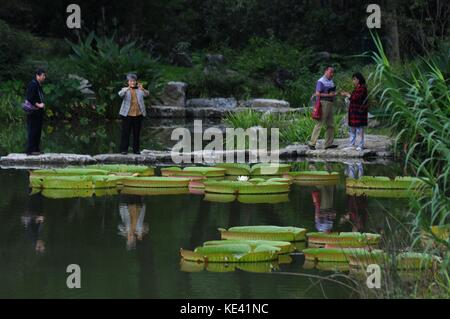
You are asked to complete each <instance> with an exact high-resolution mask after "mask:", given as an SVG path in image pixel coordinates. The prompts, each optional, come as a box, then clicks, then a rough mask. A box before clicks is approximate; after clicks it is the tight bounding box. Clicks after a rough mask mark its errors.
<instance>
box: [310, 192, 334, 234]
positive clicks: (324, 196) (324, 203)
mask: <svg viewBox="0 0 450 319" xmlns="http://www.w3.org/2000/svg"><path fill="white" fill-rule="evenodd" d="M317 188H318V189H319V191H313V192H312V198H313V203H314V207H315V214H314V215H315V223H316V229H317V230H318V231H320V232H326V233H329V232H331V231H332V229H333V224H334V220H335V219H336V211H335V210H334V208H333V201H334V186H317Z"/></svg>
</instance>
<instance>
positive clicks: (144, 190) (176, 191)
mask: <svg viewBox="0 0 450 319" xmlns="http://www.w3.org/2000/svg"><path fill="white" fill-rule="evenodd" d="M120 193H121V194H124V195H138V196H158V195H185V194H189V189H188V188H186V187H124V188H122V189H121V191H120Z"/></svg>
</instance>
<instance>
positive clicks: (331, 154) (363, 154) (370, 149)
mask: <svg viewBox="0 0 450 319" xmlns="http://www.w3.org/2000/svg"><path fill="white" fill-rule="evenodd" d="M323 142H324V141H323V140H319V141H318V143H317V148H316V149H315V150H310V149H309V148H308V146H307V145H304V144H292V145H289V146H287V147H284V148H281V149H280V150H279V154H278V155H279V157H280V160H282V161H296V160H297V159H303V160H304V159H308V160H310V159H311V160H313V161H315V160H322V161H329V162H344V161H348V160H353V161H354V160H358V161H363V162H374V161H376V162H380V161H382V162H385V161H389V160H390V159H391V158H393V152H392V146H393V140H392V139H391V138H389V137H386V136H381V135H366V149H364V150H362V151H356V150H354V149H353V150H349V149H346V146H347V142H348V140H347V139H336V140H335V143H336V144H337V145H338V147H337V148H335V149H328V150H325V149H323ZM238 152H240V151H234V152H233V153H234V155H237V153H238ZM184 155H186V156H188V157H190V158H191V159H193V158H194V156H196V157H197V156H199V153H198V152H190V153H185V154H184ZM200 155H202V156H203V163H214V162H220V161H224V158H225V155H226V152H225V151H222V152H220V151H218V152H205V151H203V152H202V154H200ZM249 155H250V154H249V152H248V151H246V152H245V157H246V158H247V159H248V157H249ZM95 163H108V164H109V163H111V164H113V163H114V164H173V162H172V157H171V151H169V150H167V151H159V150H143V151H142V153H141V154H140V155H136V154H128V155H122V154H98V155H85V154H66V153H45V154H42V155H37V156H27V155H26V154H23V153H11V154H8V155H7V156H3V157H0V166H1V167H7V168H10V167H21V168H32V167H41V166H52V165H55V166H65V165H87V164H95Z"/></svg>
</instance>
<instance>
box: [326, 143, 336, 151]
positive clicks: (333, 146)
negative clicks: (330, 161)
mask: <svg viewBox="0 0 450 319" xmlns="http://www.w3.org/2000/svg"><path fill="white" fill-rule="evenodd" d="M337 147H338V146H337V145H336V144H332V145H328V146H327V147H325V149H326V150H328V149H330V148H337Z"/></svg>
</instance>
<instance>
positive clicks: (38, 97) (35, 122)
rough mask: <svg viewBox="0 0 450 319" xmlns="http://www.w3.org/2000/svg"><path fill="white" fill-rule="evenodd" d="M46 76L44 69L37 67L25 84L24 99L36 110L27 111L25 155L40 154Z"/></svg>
mask: <svg viewBox="0 0 450 319" xmlns="http://www.w3.org/2000/svg"><path fill="white" fill-rule="evenodd" d="M45 78H46V74H45V71H44V70H42V69H38V70H37V71H36V73H35V77H34V79H33V80H31V82H30V83H28V85H27V96H26V100H27V101H28V102H30V104H31V105H33V106H35V107H36V110H34V111H32V112H31V113H27V136H28V141H27V149H26V153H27V155H40V154H42V152H41V149H40V143H41V132H42V124H43V121H44V107H45V105H44V91H43V90H42V83H44V81H45Z"/></svg>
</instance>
